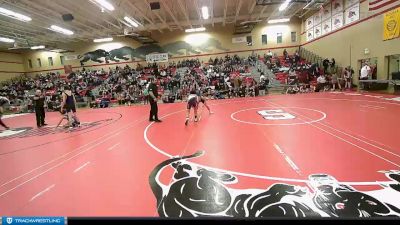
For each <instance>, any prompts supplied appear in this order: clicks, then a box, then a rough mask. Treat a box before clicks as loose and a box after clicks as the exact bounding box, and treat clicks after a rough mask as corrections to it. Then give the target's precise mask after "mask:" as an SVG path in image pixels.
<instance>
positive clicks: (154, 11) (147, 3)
mask: <svg viewBox="0 0 400 225" xmlns="http://www.w3.org/2000/svg"><path fill="white" fill-rule="evenodd" d="M143 1H144V3H145V4H146V5H147V6H148V9H149V10H150V13H151V14H154V15H156V16H157V18H158V19H159V20H160V21H161V22H162V23H163V25H164V26H166V27H167V28H168V30H169V31H172V28H171V27H170V26H169V25H168V24H167V21H166V20H165V19H164V18H162V17H161V15H160V12H159V10H151V7H150V3H149V2H148V1H147V0H143Z"/></svg>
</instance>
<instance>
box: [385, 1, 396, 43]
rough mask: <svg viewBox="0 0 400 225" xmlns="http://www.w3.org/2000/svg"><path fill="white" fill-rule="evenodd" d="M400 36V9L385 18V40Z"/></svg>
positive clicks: (388, 13) (389, 13)
mask: <svg viewBox="0 0 400 225" xmlns="http://www.w3.org/2000/svg"><path fill="white" fill-rule="evenodd" d="M399 36H400V7H399V8H397V9H394V10H392V11H390V12H387V13H385V14H384V16H383V40H384V41H386V40H390V39H393V38H397V37H399Z"/></svg>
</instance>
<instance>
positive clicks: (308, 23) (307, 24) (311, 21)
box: [306, 16, 314, 30]
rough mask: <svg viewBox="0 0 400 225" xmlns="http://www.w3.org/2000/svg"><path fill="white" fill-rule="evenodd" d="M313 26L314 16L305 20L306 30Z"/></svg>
mask: <svg viewBox="0 0 400 225" xmlns="http://www.w3.org/2000/svg"><path fill="white" fill-rule="evenodd" d="M313 26H314V16H311V17H310V18H308V19H307V20H306V30H309V29H311V28H312V27H313Z"/></svg>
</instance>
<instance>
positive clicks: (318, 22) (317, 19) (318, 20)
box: [314, 12, 321, 26]
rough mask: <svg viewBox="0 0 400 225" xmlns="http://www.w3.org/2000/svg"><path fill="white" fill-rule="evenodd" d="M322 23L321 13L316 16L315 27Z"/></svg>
mask: <svg viewBox="0 0 400 225" xmlns="http://www.w3.org/2000/svg"><path fill="white" fill-rule="evenodd" d="M320 23H321V13H320V12H317V13H315V14H314V26H316V25H318V24H320Z"/></svg>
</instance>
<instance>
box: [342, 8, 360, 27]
mask: <svg viewBox="0 0 400 225" xmlns="http://www.w3.org/2000/svg"><path fill="white" fill-rule="evenodd" d="M344 15H345V21H344V22H345V24H346V25H347V24H349V23H352V22H354V21H357V20H359V19H360V4H355V5H353V6H351V7H350V8H348V9H346V11H345V13H344Z"/></svg>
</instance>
